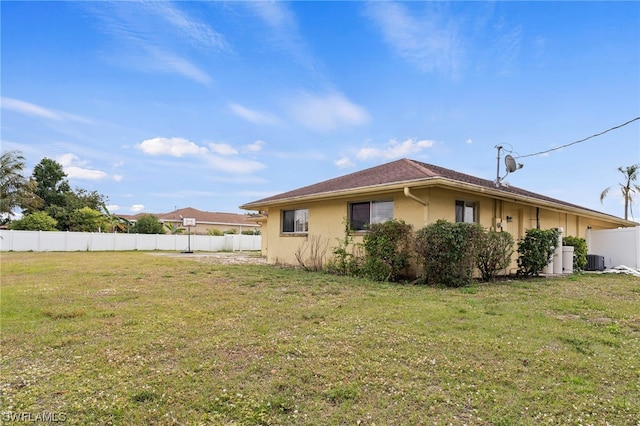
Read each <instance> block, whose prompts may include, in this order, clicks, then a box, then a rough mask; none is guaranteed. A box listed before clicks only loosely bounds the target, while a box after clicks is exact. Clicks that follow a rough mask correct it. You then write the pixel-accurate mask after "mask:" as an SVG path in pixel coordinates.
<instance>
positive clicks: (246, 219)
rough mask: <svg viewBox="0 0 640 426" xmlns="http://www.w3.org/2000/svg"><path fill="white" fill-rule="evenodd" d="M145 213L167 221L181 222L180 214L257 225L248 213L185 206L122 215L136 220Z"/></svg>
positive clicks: (199, 219)
mask: <svg viewBox="0 0 640 426" xmlns="http://www.w3.org/2000/svg"><path fill="white" fill-rule="evenodd" d="M147 214H150V215H152V216H155V217H157V218H158V220H160V221H167V222H181V221H182V219H181V217H180V216H182V217H189V218H195V219H196V222H197V223H210V224H216V225H242V226H257V225H256V223H255V221H252V218H251V217H250V216H248V215H244V214H237V213H220V212H205V211H202V210H198V209H194V208H193V207H186V208H184V209H178V210H174V211H172V212H168V213H138V214H136V215H133V216H127V215H122V216H123V217H124V218H126V219H129V220H137V219H139V218H140V216H144V215H147Z"/></svg>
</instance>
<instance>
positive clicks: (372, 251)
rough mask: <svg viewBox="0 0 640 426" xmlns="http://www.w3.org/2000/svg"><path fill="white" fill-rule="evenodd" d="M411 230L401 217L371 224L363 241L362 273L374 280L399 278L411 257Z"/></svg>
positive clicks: (394, 279) (396, 279) (395, 279)
mask: <svg viewBox="0 0 640 426" xmlns="http://www.w3.org/2000/svg"><path fill="white" fill-rule="evenodd" d="M412 231H413V227H412V226H411V225H409V224H407V223H405V222H404V221H403V220H395V219H394V220H389V221H386V222H384V223H373V224H371V225H370V226H369V232H368V233H367V235H365V236H364V238H363V241H362V245H363V248H364V259H363V261H362V267H361V273H362V274H363V275H364V276H365V277H367V278H370V279H372V280H375V281H398V279H400V278H401V277H402V276H403V272H406V269H407V268H408V266H409V261H410V259H411V253H412V249H413V247H412Z"/></svg>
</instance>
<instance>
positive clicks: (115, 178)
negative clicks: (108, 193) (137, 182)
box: [113, 175, 123, 182]
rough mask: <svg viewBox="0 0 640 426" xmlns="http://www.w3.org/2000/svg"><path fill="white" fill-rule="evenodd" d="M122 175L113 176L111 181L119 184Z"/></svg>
mask: <svg viewBox="0 0 640 426" xmlns="http://www.w3.org/2000/svg"><path fill="white" fill-rule="evenodd" d="M122 177H123V176H122V175H113V180H115V181H116V182H120V181H122Z"/></svg>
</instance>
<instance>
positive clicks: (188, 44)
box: [87, 2, 229, 85]
mask: <svg viewBox="0 0 640 426" xmlns="http://www.w3.org/2000/svg"><path fill="white" fill-rule="evenodd" d="M87 9H88V10H89V11H91V12H93V14H94V16H96V17H97V18H98V19H99V20H100V25H99V28H100V29H101V30H102V31H103V32H104V33H105V34H107V35H109V36H110V37H111V38H112V39H113V40H114V41H115V43H113V44H112V45H113V46H114V47H113V50H112V51H111V57H112V60H113V61H115V62H116V63H117V64H119V65H120V66H123V67H129V68H134V69H135V70H138V71H144V72H161V73H172V74H177V75H182V76H183V77H185V78H187V79H190V80H192V81H195V82H197V83H201V84H205V85H208V84H210V83H211V82H212V78H211V76H210V75H209V74H208V73H207V72H205V71H204V70H203V69H202V68H200V67H198V66H197V65H196V64H195V63H194V61H193V60H192V59H190V58H189V57H187V54H188V52H189V51H191V52H193V50H194V49H195V50H196V51H201V52H207V53H210V52H212V51H213V52H220V51H226V50H229V46H228V43H227V42H226V40H225V38H224V36H222V35H221V34H219V33H218V32H216V31H215V30H214V29H213V28H211V27H210V26H209V25H208V24H206V23H205V22H203V21H201V20H199V19H197V18H195V17H194V16H191V15H189V14H187V13H186V12H184V11H183V10H181V9H180V8H179V6H178V5H177V4H173V3H170V2H98V3H91V4H89V5H88V6H87Z"/></svg>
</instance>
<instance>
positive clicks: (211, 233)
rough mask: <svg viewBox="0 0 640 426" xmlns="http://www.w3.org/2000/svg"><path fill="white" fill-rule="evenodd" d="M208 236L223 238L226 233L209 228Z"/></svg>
mask: <svg viewBox="0 0 640 426" xmlns="http://www.w3.org/2000/svg"><path fill="white" fill-rule="evenodd" d="M207 235H209V236H212V237H222V236H223V235H224V232H222V231H221V230H219V229H218V228H209V229H207Z"/></svg>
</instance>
